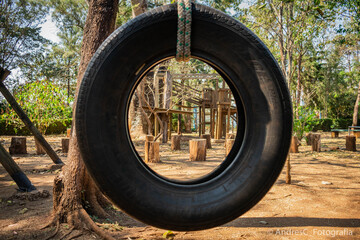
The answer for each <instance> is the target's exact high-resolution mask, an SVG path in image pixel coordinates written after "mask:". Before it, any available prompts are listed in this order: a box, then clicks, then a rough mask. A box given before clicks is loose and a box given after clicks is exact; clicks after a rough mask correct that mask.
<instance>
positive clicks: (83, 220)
mask: <svg viewBox="0 0 360 240" xmlns="http://www.w3.org/2000/svg"><path fill="white" fill-rule="evenodd" d="M88 3H89V11H88V14H87V18H86V22H85V26H84V36H83V43H82V46H81V60H80V66H79V73H78V78H77V87H76V96H75V101H74V102H76V99H77V95H78V90H79V86H80V84H81V80H82V77H83V74H84V72H85V69H86V67H87V65H88V63H89V61H90V59H91V57H92V56H93V54H94V53H95V51H96V50H97V49H98V47H99V46H100V44H101V43H102V42H103V41H104V40H105V39H106V37H107V36H109V34H110V33H112V32H113V31H114V28H115V20H116V14H117V10H118V1H117V0H89V1H88ZM74 113H75V109H74ZM73 119H75V114H73ZM75 127H76V126H75V125H73V129H72V132H71V138H70V146H69V154H68V162H67V165H66V166H65V167H64V168H63V172H62V173H61V174H60V175H59V176H57V177H56V178H55V180H54V189H53V204H54V213H55V214H54V219H53V223H55V224H57V225H58V224H59V223H68V224H69V225H70V226H72V227H73V228H78V229H85V228H87V229H90V230H92V231H94V232H95V233H97V234H98V235H99V236H101V237H102V238H105V239H112V237H110V236H108V235H107V234H105V233H104V232H103V231H102V230H100V228H99V227H97V226H96V224H95V223H94V222H93V221H92V220H91V218H90V217H89V215H88V214H87V212H86V211H85V208H84V204H85V202H86V204H87V205H90V207H88V208H87V211H90V212H91V214H93V215H96V216H98V217H106V216H107V213H106V212H105V211H104V209H103V208H102V206H101V205H100V204H101V203H103V201H104V199H105V198H104V196H103V195H102V194H101V193H100V191H99V190H98V188H97V187H96V185H95V184H94V182H93V180H92V179H91V177H90V176H89V174H88V173H87V171H86V168H85V165H84V163H83V160H82V158H81V155H80V150H79V146H78V141H77V135H76V130H75Z"/></svg>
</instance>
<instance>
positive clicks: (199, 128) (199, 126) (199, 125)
mask: <svg viewBox="0 0 360 240" xmlns="http://www.w3.org/2000/svg"><path fill="white" fill-rule="evenodd" d="M198 119H199V124H198V130H199V137H200V136H201V129H202V125H201V124H202V123H201V119H202V117H201V106H199V116H198Z"/></svg>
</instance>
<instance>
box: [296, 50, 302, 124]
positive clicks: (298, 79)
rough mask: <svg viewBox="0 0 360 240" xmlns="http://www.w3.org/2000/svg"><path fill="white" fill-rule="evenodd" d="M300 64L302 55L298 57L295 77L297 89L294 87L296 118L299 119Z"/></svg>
mask: <svg viewBox="0 0 360 240" xmlns="http://www.w3.org/2000/svg"><path fill="white" fill-rule="evenodd" d="M301 64H302V55H301V54H300V55H299V59H298V76H297V87H296V118H297V119H298V118H299V106H300V97H301Z"/></svg>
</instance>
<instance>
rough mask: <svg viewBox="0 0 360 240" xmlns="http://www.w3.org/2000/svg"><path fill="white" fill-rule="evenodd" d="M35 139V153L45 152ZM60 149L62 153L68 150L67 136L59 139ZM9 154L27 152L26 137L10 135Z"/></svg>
mask: <svg viewBox="0 0 360 240" xmlns="http://www.w3.org/2000/svg"><path fill="white" fill-rule="evenodd" d="M34 139H35V149H36V154H38V155H40V154H46V151H45V149H44V148H43V147H42V146H41V144H40V143H39V142H38V141H37V139H36V138H34ZM61 150H62V152H63V153H67V152H68V151H69V138H62V139H61ZM9 153H10V155H16V154H27V153H28V152H27V144H26V137H12V138H11V142H10V147H9Z"/></svg>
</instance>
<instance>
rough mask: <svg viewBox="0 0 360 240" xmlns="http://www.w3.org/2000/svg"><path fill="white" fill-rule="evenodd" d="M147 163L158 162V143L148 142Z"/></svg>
mask: <svg viewBox="0 0 360 240" xmlns="http://www.w3.org/2000/svg"><path fill="white" fill-rule="evenodd" d="M148 162H149V163H159V162H160V143H159V142H154V141H152V142H149V157H148Z"/></svg>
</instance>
